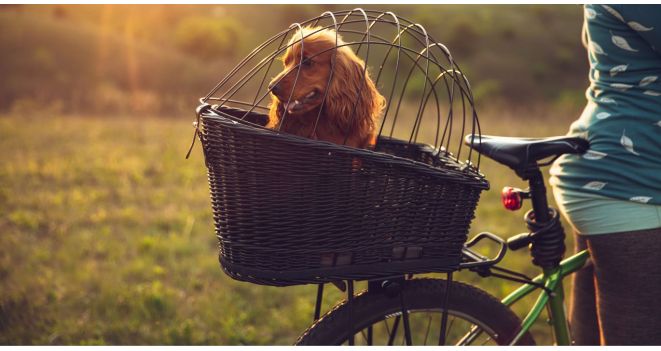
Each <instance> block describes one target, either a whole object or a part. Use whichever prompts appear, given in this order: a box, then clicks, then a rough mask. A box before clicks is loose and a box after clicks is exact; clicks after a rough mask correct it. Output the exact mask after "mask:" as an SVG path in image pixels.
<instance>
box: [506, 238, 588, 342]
mask: <svg viewBox="0 0 661 351" xmlns="http://www.w3.org/2000/svg"><path fill="white" fill-rule="evenodd" d="M589 258H590V255H589V253H588V252H587V250H584V251H581V252H579V253H577V254H575V255H573V256H571V257H569V258H567V259H565V260H563V261H562V262H560V264H559V265H558V266H557V267H555V268H551V269H545V270H544V272H543V273H542V274H540V275H538V276H537V277H535V278H534V279H533V282H534V283H535V284H543V285H544V287H545V288H546V289H544V290H542V291H541V292H540V294H539V297H538V298H537V301H536V302H535V305H534V306H533V307H532V309H531V310H530V312H529V313H528V315H527V316H526V317H525V318H524V320H523V322H521V329H520V330H519V332H518V334H517V335H516V336H515V337H514V339H513V340H512V345H514V344H516V343H517V342H518V341H519V340H520V339H521V337H522V336H523V335H524V334H525V333H526V332H527V331H528V330H530V327H532V325H533V323H534V322H535V321H536V320H537V318H538V317H539V315H540V314H541V313H542V310H543V309H544V307H545V306H548V311H549V318H550V319H551V324H552V325H553V332H554V335H555V340H556V343H557V345H571V338H570V336H569V324H568V323H567V317H566V313H565V304H564V291H563V286H562V280H563V279H564V278H565V277H566V276H567V275H569V274H572V273H574V272H576V271H578V270H579V269H581V268H582V267H583V266H585V264H586V262H587V261H588V259H589ZM536 289H541V288H540V287H539V286H536V285H533V284H525V285H522V286H521V287H519V288H518V289H516V290H515V291H514V292H512V293H511V294H509V295H508V296H507V297H505V298H504V299H503V300H502V301H501V302H502V303H504V304H505V305H507V306H511V305H512V304H514V303H515V302H517V301H519V300H521V299H522V298H524V297H526V296H528V295H529V294H531V293H532V292H533V291H535V290H536ZM548 291H550V293H549V292H548Z"/></svg>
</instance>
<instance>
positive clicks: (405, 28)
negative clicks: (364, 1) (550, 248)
mask: <svg viewBox="0 0 661 351" xmlns="http://www.w3.org/2000/svg"><path fill="white" fill-rule="evenodd" d="M338 17H342V19H341V20H339V21H338ZM323 21H330V23H329V24H325V25H324V24H320V23H322V22H323ZM377 24H381V25H385V27H388V28H394V29H396V35H395V36H394V37H393V38H392V39H390V40H389V39H387V38H385V37H384V36H383V35H382V34H380V33H378V32H375V31H374V29H375V26H376V25H377ZM356 25H360V26H361V27H362V26H364V29H363V30H358V29H355V28H353V27H354V26H356ZM306 26H310V27H318V29H317V30H316V31H312V32H310V33H307V34H306V35H303V30H302V29H303V28H304V27H306ZM326 29H331V30H334V31H335V33H336V37H335V40H336V45H335V47H334V48H331V49H328V50H326V51H323V52H319V53H317V54H316V55H314V56H309V57H307V58H305V57H304V56H303V46H304V45H305V40H304V39H305V38H307V37H308V36H310V35H314V34H315V33H317V32H319V31H322V30H326ZM294 35H300V39H299V40H292V38H293V37H294ZM340 35H342V36H343V39H344V40H343V41H344V44H342V45H338V44H339V36H340ZM352 35H353V36H357V37H358V38H357V40H348V39H347V38H348V36H352ZM287 39H290V40H289V41H290V42H291V43H290V44H285V43H286V42H287V41H288V40H287ZM276 42H278V44H274V43H276ZM297 43H300V45H301V55H300V57H299V58H298V64H297V65H294V66H293V67H292V68H290V69H289V71H288V72H287V73H289V72H292V71H294V70H296V76H295V80H294V87H293V88H292V91H291V92H290V95H289V98H288V101H287V104H289V103H290V102H291V99H292V96H293V91H294V89H295V87H296V84H297V83H298V80H299V79H298V78H299V73H300V67H301V66H302V65H303V64H304V62H305V60H311V59H313V58H314V57H316V56H317V55H320V54H323V53H325V52H327V51H330V50H332V51H333V56H332V60H331V72H330V77H329V80H328V82H327V84H326V89H325V92H324V95H323V98H322V99H323V100H322V103H325V101H326V99H327V96H328V87H329V86H330V84H331V82H332V79H333V77H334V70H335V65H336V56H337V50H336V48H339V47H342V46H349V47H353V48H355V53H356V54H357V55H359V56H361V57H362V58H363V59H364V61H365V67H364V69H363V80H362V83H361V88H360V89H362V88H363V87H364V85H365V81H366V77H367V69H368V64H369V59H370V50H371V49H372V48H378V47H385V48H386V49H387V51H386V53H385V54H384V55H383V58H382V60H380V65H379V66H378V72H377V74H376V78H375V79H374V83H375V85H377V87H378V86H379V83H380V80H381V78H382V77H383V76H384V75H383V72H384V70H387V69H388V68H390V67H391V66H392V65H388V60H389V58H391V53H392V51H393V49H395V51H396V58H395V61H394V74H393V79H392V83H391V85H390V89H389V91H386V94H384V91H383V90H381V89H380V90H381V93H382V95H384V96H387V105H386V108H385V110H384V112H383V116H382V118H381V123H380V126H379V129H378V130H379V132H378V135H379V136H382V135H385V134H384V131H386V128H385V127H386V124H387V123H389V124H390V130H389V131H388V136H389V137H390V138H392V137H393V136H394V135H395V133H397V132H399V133H400V134H407V135H409V137H408V142H409V143H417V142H419V136H420V135H419V132H420V129H421V128H427V127H429V126H428V125H423V122H424V121H423V117H424V115H425V111H426V110H427V105H428V103H430V99H431V101H432V103H434V105H435V107H436V108H435V117H436V118H435V121H436V123H435V133H434V140H433V144H432V145H433V146H434V147H435V148H436V149H437V150H438V153H437V156H438V157H441V156H443V157H451V158H453V159H455V160H456V161H458V162H461V159H460V158H461V152H462V148H463V138H462V137H463V135H464V134H465V133H466V132H467V131H468V130H470V132H471V133H472V134H476V135H481V129H480V124H479V119H478V115H477V111H476V109H475V101H474V97H473V93H472V90H471V86H470V83H469V81H468V79H467V77H466V76H465V75H464V74H463V73H462V71H461V68H460V67H459V65H458V63H457V62H456V61H455V60H454V58H453V56H452V54H451V53H450V50H449V49H448V48H447V47H446V46H445V45H444V44H442V43H441V42H438V41H436V40H435V39H433V38H432V37H431V35H429V34H428V33H427V31H426V29H425V28H424V27H423V26H422V25H420V24H417V23H414V22H412V21H410V20H408V19H405V18H402V17H399V16H397V15H395V14H394V13H392V12H379V11H373V10H363V9H360V8H356V9H353V10H346V11H336V12H330V11H327V12H324V13H323V14H321V15H320V16H317V17H315V18H312V19H308V20H306V21H303V22H300V23H293V24H292V25H290V26H289V28H288V29H286V30H284V31H281V32H280V33H278V34H276V35H274V36H272V37H271V38H269V39H268V40H266V41H265V42H264V43H262V44H260V45H259V46H257V47H256V48H255V49H254V50H253V51H252V52H251V53H250V54H248V55H247V56H246V57H245V58H244V59H243V60H241V61H240V62H239V63H238V64H237V65H236V66H235V67H234V68H233V69H232V70H231V71H230V72H229V73H228V74H227V75H226V76H225V77H224V78H223V79H222V80H220V81H219V82H218V83H217V84H216V86H214V88H213V89H212V90H211V91H210V92H209V93H208V94H207V95H206V96H205V97H203V98H202V99H200V101H201V102H203V103H208V102H210V101H211V102H217V103H218V105H217V106H219V107H222V106H231V105H239V106H241V107H243V108H244V109H245V110H246V113H245V115H244V117H245V116H247V115H248V114H249V113H251V112H252V111H254V110H255V109H258V110H261V111H262V112H266V111H268V106H265V105H264V104H263V101H264V99H266V98H267V97H268V96H269V94H270V90H269V89H264V88H265V83H266V82H267V79H268V78H269V77H270V73H271V70H272V68H273V66H274V65H273V62H274V61H276V60H277V59H278V58H279V57H280V56H282V55H283V54H284V53H285V52H286V50H287V49H288V48H290V47H291V46H293V45H295V44H297ZM273 45H277V48H276V49H275V50H272V51H269V50H268V48H269V47H270V46H273ZM363 47H365V48H366V49H365V54H363V55H361V49H362V48H363ZM374 55H375V54H372V57H375V56H374ZM377 59H378V58H377ZM406 60H408V61H406ZM421 61H422V62H421ZM255 62H256V63H255ZM404 62H407V63H409V64H410V68H409V70H408V72H406V75H404V72H405V71H404V70H403V66H404ZM251 64H252V66H250V65H251ZM432 71H434V72H436V73H434V74H433V75H432ZM260 72H263V74H262V75H261V79H259V74H260ZM415 74H422V75H423V82H422V85H423V86H422V90H421V94H420V100H419V103H418V106H417V107H418V108H417V112H416V114H415V119H414V121H413V126H412V127H410V128H409V129H407V128H408V127H407V125H406V124H405V123H398V122H399V120H400V118H399V115H400V111H401V107H402V105H403V101H404V100H405V99H406V95H407V93H410V92H411V91H410V90H411V87H413V89H415V84H409V83H411V82H413V80H412V77H414V75H415ZM284 76H285V74H283V75H282V76H281V77H284ZM400 77H401V78H403V80H400ZM258 79H259V83H258V84H257V86H256V87H254V86H253V87H251V86H250V84H252V83H254V82H255V81H257V80H258ZM399 82H401V84H399V86H400V87H401V89H399V90H398V89H397V88H398V83H399ZM276 83H277V82H276ZM414 83H417V84H419V83H420V82H414ZM221 89H223V92H222V93H221V94H218V95H217V93H218V92H219V91H221ZM252 89H255V90H254V95H252V94H250V95H251V96H253V97H252V102H250V100H245V101H244V100H242V99H241V98H240V97H239V96H241V95H242V94H243V95H244V96H248V94H245V91H252ZM393 98H395V100H393ZM443 98H445V99H446V104H447V105H446V106H445V108H447V114H445V115H443V114H442V107H443V104H442V103H441V101H440V100H441V99H443ZM395 101H396V102H395ZM357 104H358V100H356V102H355V103H354V105H353V111H352V115H351V118H352V119H354V118H355V110H356V107H357ZM455 104H460V106H461V108H460V109H459V111H458V108H455V106H454V105H455ZM393 111H394V112H393ZM321 112H322V109H320V111H319V113H318V114H317V118H316V121H315V124H314V127H315V128H313V129H316V126H317V124H318V122H319V118H320V116H321ZM457 115H460V117H457ZM444 117H445V118H444ZM285 118H287V111H286V110H285V112H284V115H283V116H282V118H281V121H280V125H282V122H283V121H284V120H285ZM455 119H457V121H455ZM469 122H470V123H469ZM457 123H460V124H459V125H458V126H457ZM279 127H280V126H278V127H277V128H276V129H278V130H279ZM453 129H459V133H458V134H459V135H458V136H457V135H456V134H457V132H456V131H455V135H454V138H453ZM404 132H405V133H404ZM345 142H346V139H345ZM429 143H431V142H429ZM473 158H476V162H474V161H473ZM479 164H480V156H479V154H477V153H476V154H473V153H472V149H471V148H469V149H468V155H467V159H466V166H467V167H466V169H467V170H469V171H476V172H477V171H478V170H479Z"/></svg>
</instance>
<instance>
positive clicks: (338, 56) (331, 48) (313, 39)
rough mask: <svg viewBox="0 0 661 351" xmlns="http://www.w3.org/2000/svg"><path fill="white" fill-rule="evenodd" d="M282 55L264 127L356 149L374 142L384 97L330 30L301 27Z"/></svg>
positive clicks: (362, 64)
mask: <svg viewBox="0 0 661 351" xmlns="http://www.w3.org/2000/svg"><path fill="white" fill-rule="evenodd" d="M302 38H303V39H302ZM301 39H302V45H301ZM282 59H283V63H284V68H285V69H284V71H283V72H281V73H280V74H278V75H277V76H276V77H275V78H273V80H272V81H271V84H270V85H269V89H271V93H272V101H271V105H270V111H269V123H268V127H270V128H273V129H276V128H279V130H280V131H283V132H286V133H290V134H295V135H299V136H303V137H307V138H311V139H317V140H325V141H330V142H333V143H336V144H340V145H343V144H344V145H348V146H352V147H357V148H369V147H370V146H373V145H374V143H375V139H376V133H375V129H376V121H377V119H378V118H379V115H380V114H381V111H382V110H383V107H384V105H385V98H384V97H383V96H381V94H379V92H378V90H377V89H376V86H375V85H374V82H372V80H371V79H370V77H369V74H368V72H367V71H366V70H365V62H364V61H363V60H362V59H360V58H359V57H358V56H356V54H355V53H354V52H353V51H352V50H351V48H350V47H349V46H347V45H346V44H345V43H344V42H343V41H342V38H341V37H340V36H339V35H336V32H335V31H334V30H330V29H322V28H319V27H306V28H303V29H302V31H298V32H297V33H296V34H295V35H294V36H293V37H292V39H291V41H290V42H289V47H288V49H287V51H286V52H285V54H284V56H283V58H282ZM331 70H332V71H333V72H332V74H331ZM297 74H298V78H297ZM329 79H330V82H329Z"/></svg>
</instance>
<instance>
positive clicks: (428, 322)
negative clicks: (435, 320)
mask: <svg viewBox="0 0 661 351" xmlns="http://www.w3.org/2000/svg"><path fill="white" fill-rule="evenodd" d="M431 317H432V315H431V314H429V318H428V319H427V331H426V332H425V344H424V345H425V346H427V338H429V330H430V329H431Z"/></svg>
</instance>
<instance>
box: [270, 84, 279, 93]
mask: <svg viewBox="0 0 661 351" xmlns="http://www.w3.org/2000/svg"><path fill="white" fill-rule="evenodd" d="M269 90H270V91H271V92H272V93H273V94H278V92H280V84H277V83H276V84H269Z"/></svg>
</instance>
